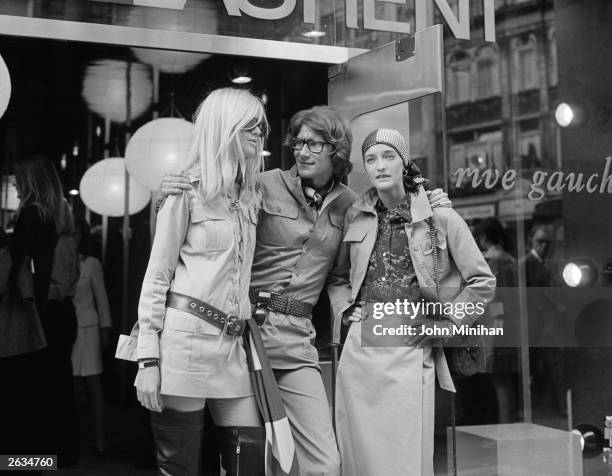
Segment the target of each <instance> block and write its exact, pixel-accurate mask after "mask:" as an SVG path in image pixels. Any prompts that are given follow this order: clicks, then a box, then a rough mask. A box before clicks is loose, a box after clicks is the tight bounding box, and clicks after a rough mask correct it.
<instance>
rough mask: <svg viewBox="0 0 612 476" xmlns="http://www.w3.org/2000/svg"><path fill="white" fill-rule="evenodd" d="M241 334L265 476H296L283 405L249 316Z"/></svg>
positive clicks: (262, 347)
mask: <svg viewBox="0 0 612 476" xmlns="http://www.w3.org/2000/svg"><path fill="white" fill-rule="evenodd" d="M246 322H247V325H248V332H245V333H244V336H243V340H244V349H245V351H246V355H247V363H248V366H249V374H250V376H251V384H252V385H253V391H254V392H255V399H256V400H257V406H258V407H259V412H260V413H261V417H262V419H263V421H264V426H265V428H266V463H265V464H266V476H297V475H299V473H300V471H299V468H298V462H297V458H296V454H295V446H294V443H293V435H292V434H291V428H290V427H289V420H288V419H287V415H286V414H285V407H284V406H283V402H282V401H281V398H280V392H279V391H278V386H277V384H276V378H275V377H274V373H273V372H272V367H271V366H270V361H269V360H268V355H267V354H266V349H265V347H264V345H263V341H262V339H261V334H260V333H259V327H257V324H256V323H255V321H254V320H253V319H247V320H246Z"/></svg>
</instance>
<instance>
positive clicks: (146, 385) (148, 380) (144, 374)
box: [136, 366, 162, 412]
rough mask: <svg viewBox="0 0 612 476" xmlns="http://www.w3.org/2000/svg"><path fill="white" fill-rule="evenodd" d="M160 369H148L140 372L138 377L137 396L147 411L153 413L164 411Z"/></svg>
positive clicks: (156, 367) (155, 367)
mask: <svg viewBox="0 0 612 476" xmlns="http://www.w3.org/2000/svg"><path fill="white" fill-rule="evenodd" d="M160 381H161V379H160V376H159V367H158V366H154V367H146V368H144V369H140V370H138V375H136V395H137V396H138V401H139V402H140V404H141V405H142V406H143V407H145V408H146V409H147V410H150V411H152V412H161V411H162V399H161V395H160V394H159V389H160Z"/></svg>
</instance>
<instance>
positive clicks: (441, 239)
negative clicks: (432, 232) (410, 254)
mask: <svg viewBox="0 0 612 476" xmlns="http://www.w3.org/2000/svg"><path fill="white" fill-rule="evenodd" d="M436 238H437V241H438V249H441V250H445V249H446V248H447V246H448V243H447V241H446V235H445V234H443V233H441V232H438V234H437V236H436ZM419 248H420V249H421V252H422V253H423V254H424V255H430V254H431V251H432V248H431V238H429V237H428V238H426V239H425V240H421V241H420V242H419Z"/></svg>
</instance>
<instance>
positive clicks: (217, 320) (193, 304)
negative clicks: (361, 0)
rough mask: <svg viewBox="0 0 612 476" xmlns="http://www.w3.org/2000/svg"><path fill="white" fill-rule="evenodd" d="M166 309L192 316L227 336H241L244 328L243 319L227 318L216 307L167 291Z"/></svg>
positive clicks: (236, 317)
mask: <svg viewBox="0 0 612 476" xmlns="http://www.w3.org/2000/svg"><path fill="white" fill-rule="evenodd" d="M166 307H172V308H174V309H178V310H179V311H185V312H188V313H189V314H193V315H194V316H196V317H199V318H200V319H202V320H203V321H206V322H209V323H210V324H212V325H213V326H215V327H218V328H219V329H225V330H226V333H227V334H229V335H233V336H241V335H242V334H243V333H244V330H245V328H246V322H244V321H245V319H242V318H241V317H238V316H228V315H227V314H226V313H225V312H223V311H220V310H219V309H217V308H216V307H213V306H211V305H210V304H207V303H205V302H204V301H200V300H199V299H196V298H194V297H191V296H187V295H185V294H180V293H175V292H173V291H169V292H168V297H167V299H166ZM226 326H227V327H226Z"/></svg>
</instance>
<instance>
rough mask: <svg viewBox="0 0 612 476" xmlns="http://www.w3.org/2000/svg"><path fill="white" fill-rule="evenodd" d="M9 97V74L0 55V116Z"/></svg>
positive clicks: (6, 105)
mask: <svg viewBox="0 0 612 476" xmlns="http://www.w3.org/2000/svg"><path fill="white" fill-rule="evenodd" d="M10 97H11V76H10V75H9V71H8V68H7V67H6V63H5V62H4V60H3V59H2V56H0V117H2V116H3V115H4V112H5V111H6V108H7V107H8V103H9V99H10Z"/></svg>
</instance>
